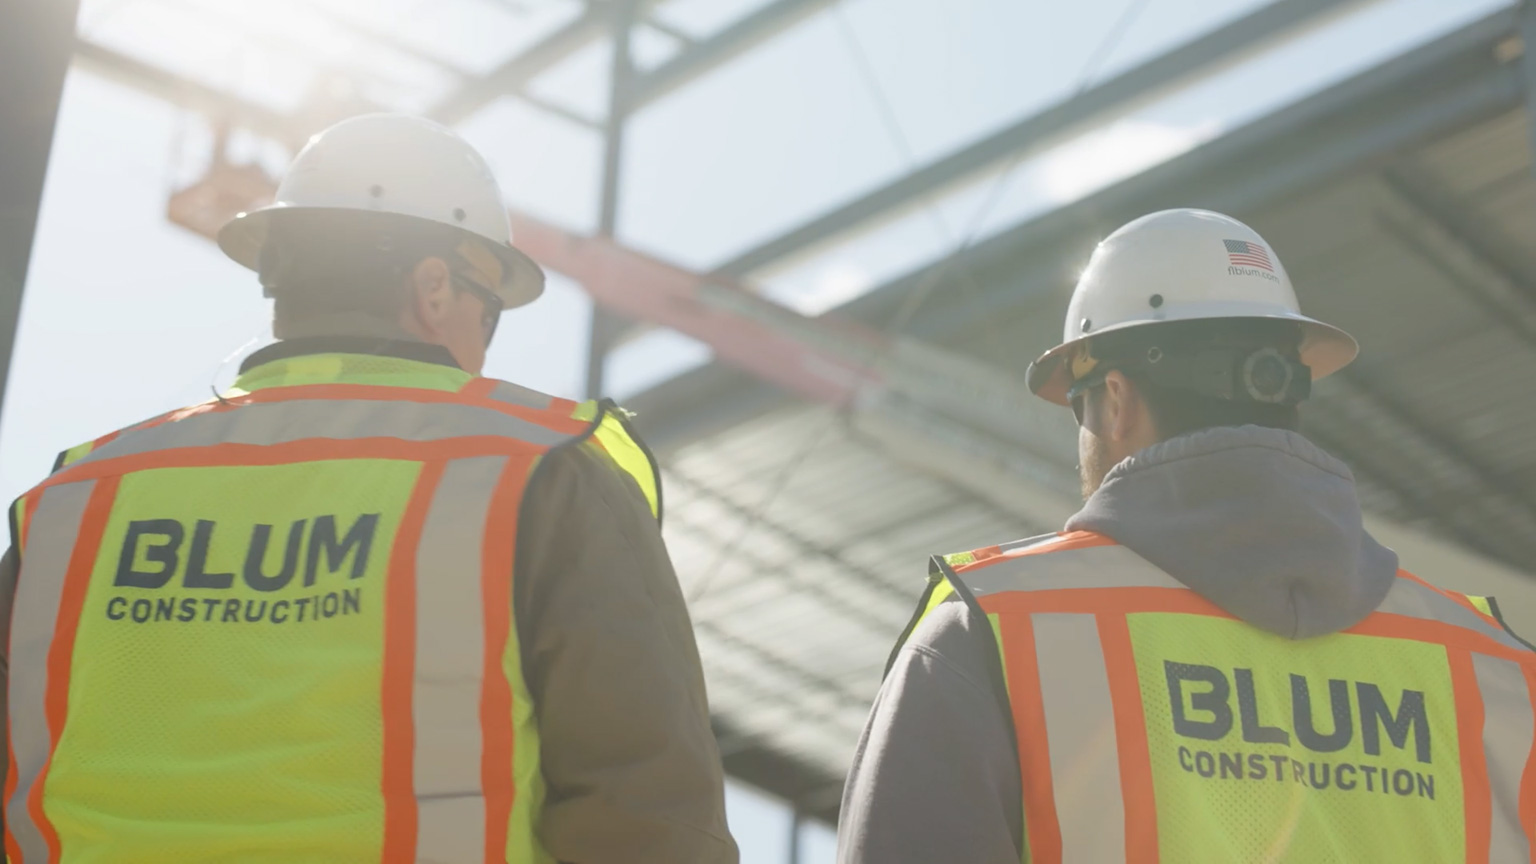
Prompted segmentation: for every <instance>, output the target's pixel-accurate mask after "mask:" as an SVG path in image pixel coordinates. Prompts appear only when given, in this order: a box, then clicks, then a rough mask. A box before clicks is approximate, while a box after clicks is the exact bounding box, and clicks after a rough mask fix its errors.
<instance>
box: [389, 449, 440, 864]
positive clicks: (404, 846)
mask: <svg viewBox="0 0 1536 864" xmlns="http://www.w3.org/2000/svg"><path fill="white" fill-rule="evenodd" d="M446 467H447V463H445V462H428V463H426V464H424V465H422V466H421V472H420V473H419V474H418V475H417V477H416V488H415V489H413V490H412V491H411V497H410V499H409V500H408V501H407V502H406V505H405V512H404V513H403V514H401V517H400V528H399V531H398V533H397V534H396V538H395V543H394V548H393V550H392V551H391V553H390V556H389V575H388V576H387V577H386V581H385V585H384V667H383V674H382V675H381V678H382V681H381V692H380V699H379V702H380V707H381V709H382V719H383V758H384V762H383V772H382V776H381V782H380V785H381V787H382V791H383V793H384V851H383V856H382V860H383V862H384V864H396V862H399V864H409V862H411V861H414V860H416V828H417V813H416V788H415V775H414V762H413V759H414V755H413V751H414V748H415V746H416V724H415V718H414V716H413V714H412V709H411V688H412V685H413V683H414V680H415V677H416V547H417V546H419V545H420V543H421V532H422V529H423V527H424V526H425V525H426V521H427V512H428V511H429V510H430V509H431V507H432V496H433V494H434V493H436V492H437V485H438V483H439V482H440V481H441V480H442V479H443V470H444V469H445V468H446Z"/></svg>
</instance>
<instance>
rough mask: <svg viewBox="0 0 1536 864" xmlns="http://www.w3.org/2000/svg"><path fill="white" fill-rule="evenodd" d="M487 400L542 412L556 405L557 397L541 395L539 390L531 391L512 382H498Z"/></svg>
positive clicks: (487, 395)
mask: <svg viewBox="0 0 1536 864" xmlns="http://www.w3.org/2000/svg"><path fill="white" fill-rule="evenodd" d="M486 398H487V399H494V400H496V401H497V402H505V403H507V404H508V405H519V406H522V407H524V408H535V409H538V410H540V411H543V410H546V409H547V408H549V406H551V405H553V404H555V397H553V396H550V395H547V394H544V393H540V392H539V391H537V390H529V389H528V388H527V387H523V386H521V385H518V384H513V383H512V382H511V381H498V382H497V383H496V386H495V387H494V388H492V389H491V392H489V393H487V394H486Z"/></svg>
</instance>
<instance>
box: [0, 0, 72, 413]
mask: <svg viewBox="0 0 1536 864" xmlns="http://www.w3.org/2000/svg"><path fill="white" fill-rule="evenodd" d="M78 10H79V0H0V81H4V82H5V86H3V87H0V403H3V401H4V398H5V381H6V378H7V376H8V375H9V373H10V367H11V351H12V349H13V348H14V347H15V344H16V322H17V318H18V316H19V315H20V314H21V293H22V290H23V289H24V288H25V286H26V284H27V268H28V265H29V264H30V262H31V260H32V239H33V237H34V236H35V235H36V233H37V214H38V209H39V206H40V204H41V201H42V196H43V179H44V178H45V177H46V176H47V174H48V156H49V153H50V152H51V151H52V149H53V131H54V125H55V122H56V121H57V119H58V114H59V99H60V98H61V97H62V96H63V92H64V74H65V72H67V71H68V69H69V58H70V55H71V54H72V53H73V52H74V50H75V15H76V13H77V11H78Z"/></svg>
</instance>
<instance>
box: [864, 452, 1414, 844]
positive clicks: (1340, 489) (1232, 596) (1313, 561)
mask: <svg viewBox="0 0 1536 864" xmlns="http://www.w3.org/2000/svg"><path fill="white" fill-rule="evenodd" d="M1066 530H1068V531H1079V530H1086V531H1096V532H1098V533H1101V534H1105V535H1107V536H1109V537H1110V538H1112V539H1114V540H1115V541H1116V542H1118V543H1119V544H1121V545H1122V546H1125V547H1127V548H1128V549H1130V550H1131V551H1133V552H1135V553H1137V554H1138V555H1140V556H1141V557H1143V558H1145V559H1147V560H1148V561H1150V562H1151V563H1152V564H1155V565H1156V566H1158V567H1159V568H1161V569H1163V570H1164V571H1166V572H1167V573H1169V574H1170V575H1172V576H1173V577H1174V578H1176V579H1178V580H1179V581H1180V582H1182V583H1184V584H1185V585H1187V586H1189V587H1190V588H1192V589H1194V590H1195V591H1198V592H1200V594H1202V595H1204V596H1205V597H1206V598H1208V599H1209V600H1211V601H1212V602H1213V603H1215V604H1216V605H1218V606H1220V607H1221V608H1222V609H1224V610H1226V611H1227V612H1229V613H1231V614H1233V615H1235V616H1237V617H1239V618H1241V619H1243V620H1244V621H1246V622H1248V623H1249V624H1252V625H1253V626H1255V627H1260V628H1263V629H1264V630H1268V631H1270V632H1272V633H1278V634H1280V635H1282V636H1285V637H1288V638H1292V639H1304V638H1308V637H1312V636H1321V635H1324V634H1328V633H1334V632H1337V631H1339V630H1343V629H1345V628H1347V627H1350V626H1351V625H1353V624H1355V623H1357V622H1359V621H1360V620H1361V619H1363V618H1365V616H1367V615H1369V614H1370V613H1371V612H1372V611H1374V610H1375V609H1376V607H1377V605H1378V604H1380V603H1381V601H1382V599H1383V598H1384V597H1385V596H1386V593H1387V590H1388V589H1389V588H1390V587H1391V585H1392V580H1393V578H1394V575H1395V574H1396V572H1397V555H1396V553H1394V552H1392V551H1391V550H1390V549H1387V548H1385V547H1383V546H1382V545H1381V544H1379V543H1377V542H1376V541H1375V540H1373V539H1371V537H1370V535H1368V534H1367V533H1366V532H1365V529H1364V528H1363V527H1362V524H1361V514H1360V503H1359V501H1358V499H1357V498H1356V495H1355V481H1354V477H1353V476H1352V475H1351V474H1350V472H1349V469H1348V468H1347V467H1345V466H1344V464H1343V463H1342V462H1340V461H1339V460H1337V459H1335V458H1333V457H1332V456H1329V455H1328V454H1327V453H1324V452H1323V451H1322V450H1320V449H1319V448H1318V447H1316V446H1315V445H1313V444H1312V443H1311V442H1309V441H1308V440H1307V439H1306V438H1303V437H1302V436H1301V435H1299V434H1297V433H1294V432H1286V431H1282V430H1277V429H1265V428H1260V427H1256V426H1244V427H1239V428H1221V429H1209V430H1204V431H1200V432H1195V433H1192V434H1189V435H1184V436H1181V437H1178V438H1174V439H1171V440H1169V441H1165V442H1163V443H1161V444H1157V445H1155V446H1153V447H1149V448H1147V449H1146V450H1143V451H1142V452H1140V453H1138V454H1136V455H1135V456H1132V457H1130V458H1128V459H1126V460H1125V461H1124V462H1121V463H1120V464H1119V465H1117V466H1115V468H1114V469H1113V470H1112V471H1110V472H1109V475H1108V476H1107V477H1106V478H1105V481H1104V483H1103V485H1102V486H1101V487H1100V488H1099V490H1098V491H1097V492H1095V493H1094V494H1093V496H1092V497H1090V498H1089V499H1088V502H1087V504H1086V505H1084V507H1083V509H1082V510H1081V511H1079V512H1078V513H1077V515H1075V516H1073V517H1072V518H1071V519H1069V520H1068V521H1067V524H1066ZM948 551H959V550H948ZM996 652H997V648H996V646H995V643H994V642H993V636H992V628H991V627H990V626H989V625H988V623H987V621H986V619H985V618H984V617H982V616H980V615H978V614H976V613H975V612H974V611H972V609H970V608H969V607H967V606H966V605H965V604H964V603H963V602H960V601H959V599H958V598H954V597H951V598H950V599H949V600H947V601H945V602H944V603H941V604H940V605H939V606H938V607H937V608H935V609H934V610H933V611H932V612H930V613H929V614H928V616H927V617H926V618H924V619H923V621H922V623H921V624H920V625H919V626H918V627H917V628H916V629H915V630H914V631H913V632H912V633H911V635H910V636H909V637H908V639H907V641H906V643H905V644H904V645H902V647H901V648H900V649H899V651H898V652H897V654H896V657H895V659H894V663H893V665H892V667H891V669H890V672H889V673H888V674H887V676H886V679H885V683H884V684H883V685H882V686H881V688H880V695H879V696H878V697H877V699H876V700H875V705H874V708H873V710H872V711H871V713H870V718H869V722H868V724H867V725H866V726H865V729H864V734H863V736H862V737H861V738H860V740H859V744H858V749H857V751H856V752H855V754H854V759H853V768H852V769H851V771H850V772H849V775H848V781H847V785H846V787H845V789H844V793H843V808H842V819H841V825H840V828H839V835H840V836H839V842H838V861H839V864H938V862H965V864H1018V862H1019V860H1020V857H1021V850H1022V848H1023V843H1022V834H1023V825H1022V813H1023V803H1022V797H1021V795H1022V793H1021V791H1020V787H1019V762H1018V757H1017V755H1016V754H1017V751H1016V750H1015V748H1014V743H1013V732H1012V730H1011V728H1010V722H1009V721H1008V719H1007V718H1006V717H1005V716H1004V715H1003V712H1002V710H1001V707H1000V703H999V699H998V696H997V694H996V693H995V692H994V690H993V687H992V684H991V682H992V680H993V673H992V667H993V665H994V664H995V663H996V662H997V660H996V656H997V654H996Z"/></svg>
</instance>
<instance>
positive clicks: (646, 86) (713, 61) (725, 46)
mask: <svg viewBox="0 0 1536 864" xmlns="http://www.w3.org/2000/svg"><path fill="white" fill-rule="evenodd" d="M834 2H836V0H777V2H774V3H770V4H768V5H767V6H764V7H763V8H761V9H758V10H757V11H756V12H752V13H751V14H749V15H747V16H745V17H743V18H742V19H741V20H740V21H736V22H735V23H733V24H731V25H730V26H728V27H726V28H725V29H724V30H722V31H721V32H719V33H717V34H715V35H714V36H711V37H709V39H707V40H706V41H704V42H700V43H698V44H696V45H694V46H693V47H691V48H688V49H686V50H684V51H683V52H682V53H681V54H679V55H677V56H676V57H674V58H672V59H671V60H669V61H667V62H666V63H664V64H662V65H661V66H660V67H658V68H656V69H654V70H652V71H651V72H649V73H646V74H645V75H642V76H640V79H639V81H638V82H637V83H636V86H635V96H634V104H633V106H632V107H633V108H634V109H635V110H638V109H640V108H643V107H645V106H646V105H649V104H651V103H652V102H655V101H657V100H658V99H662V98H664V97H666V96H667V95H668V94H670V93H672V92H673V91H675V90H677V89H678V88H679V87H682V86H684V85H686V84H688V83H689V82H692V81H696V80H698V79H699V78H700V77H702V76H704V75H707V74H709V73H710V72H712V71H713V70H715V69H717V68H719V67H720V66H723V65H724V64H726V63H729V62H730V61H731V60H734V59H735V58H737V57H739V56H741V55H742V54H743V53H745V52H747V51H750V50H752V48H754V47H756V46H758V45H760V44H762V43H764V42H767V41H768V40H770V39H772V38H773V37H775V36H777V35H779V34H780V33H783V32H784V31H786V30H788V29H790V28H791V27H794V26H795V25H796V24H799V23H800V22H801V21H804V20H805V19H806V18H809V17H810V16H812V15H814V14H816V13H817V12H820V11H821V10H823V9H825V8H827V7H828V6H831V5H832V4H833V3H834Z"/></svg>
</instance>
